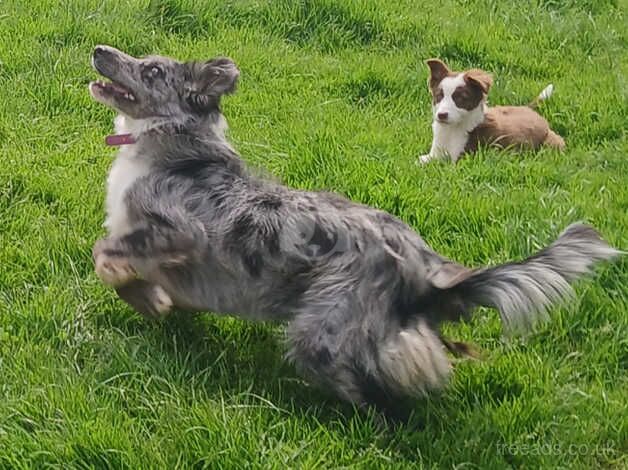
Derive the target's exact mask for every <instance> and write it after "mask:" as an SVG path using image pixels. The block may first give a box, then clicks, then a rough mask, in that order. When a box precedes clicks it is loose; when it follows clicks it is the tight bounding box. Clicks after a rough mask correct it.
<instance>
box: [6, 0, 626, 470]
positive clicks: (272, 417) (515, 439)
mask: <svg viewBox="0 0 628 470" xmlns="http://www.w3.org/2000/svg"><path fill="white" fill-rule="evenodd" d="M626 7H627V5H626V1H625V0H617V1H613V0H596V1H593V0H583V1H578V0H564V1H554V0H524V1H521V2H515V1H508V2H501V1H500V2H497V1H493V0H456V1H454V0H444V1H443V2H433V1H422V2H419V1H415V0H401V1H397V2H387V1H384V0H378V1H372V2H358V1H343V2H340V1H337V2H332V1H331V0H303V1H288V0H278V1H270V0H241V1H230V2H218V1H207V2H201V1H193V0H161V1H155V0H151V1H124V2H114V1H110V0H106V1H104V2H103V1H101V0H98V1H95V0H89V1H81V2H79V1H72V2H66V3H65V4H63V6H61V4H60V3H59V2H53V1H49V0H32V1H28V2H27V1H25V0H23V1H17V0H8V1H7V0H4V1H1V2H0V38H2V40H1V41H0V103H2V104H1V105H0V388H1V392H0V396H1V397H2V399H1V400H0V466H1V467H3V468H42V467H63V468H68V467H71V468H173V467H182V468H183V467H197V468H200V467H208V468H244V467H252V468H265V469H266V468H286V467H288V468H314V467H319V468H332V467H349V466H355V467H358V468H369V469H370V468H386V467H413V468H415V467H417V466H418V467H424V468H463V467H464V468H508V467H512V468H569V469H571V468H600V467H602V468H626V466H628V457H627V455H628V404H627V401H626V390H627V389H628V375H627V368H628V340H627V338H628V288H627V287H626V286H627V282H626V279H627V278H626V275H627V274H628V262H627V261H626V259H623V260H621V261H619V262H618V263H615V264H613V265H609V266H605V267H603V268H601V269H600V270H599V273H598V276H597V277H596V278H595V279H594V280H593V281H587V282H583V283H581V284H580V285H579V286H578V288H577V299H576V301H575V302H574V303H572V304H570V305H568V306H565V307H562V308H556V309H554V310H553V311H552V313H553V315H552V316H553V319H552V321H551V322H550V323H548V324H546V325H543V326H541V327H540V328H539V329H538V331H537V332H535V333H534V334H533V335H530V336H529V337H528V338H526V339H525V340H521V339H512V340H505V339H503V337H502V334H501V331H500V326H499V322H498V319H497V315H496V313H495V312H493V311H488V310H482V311H480V312H478V314H477V315H476V317H475V318H474V320H473V321H472V322H471V323H470V324H465V325H460V326H455V327H453V326H452V327H451V328H450V331H449V332H450V333H451V334H452V335H453V336H455V337H459V338H462V339H467V340H473V341H475V342H476V343H477V344H479V346H480V347H481V348H482V349H483V350H484V352H485V360H484V361H483V362H463V363H460V364H459V365H458V366H457V367H456V374H455V377H454V379H453V381H452V383H451V386H450V387H449V388H448V389H447V390H446V391H444V393H442V394H441V395H435V396H432V397H430V398H427V399H424V400H419V401H417V404H416V410H415V411H414V414H413V416H412V418H411V419H410V421H409V422H408V423H407V424H404V425H398V426H396V427H394V428H390V429H387V428H382V427H381V426H379V425H378V420H377V417H376V416H375V414H374V413H367V414H360V413H356V412H354V411H353V410H352V409H350V408H349V407H346V406H344V405H342V404H339V403H337V402H336V401H335V400H334V399H333V398H330V397H329V396H327V395H326V394H325V393H324V392H322V391H320V390H316V389H314V388H312V387H309V386H308V385H307V384H306V383H304V382H303V381H302V380H300V379H299V377H298V376H297V375H296V373H295V371H294V370H293V369H292V368H291V367H290V366H288V365H285V364H284V363H283V362H282V359H281V358H282V353H283V350H284V348H283V345H282V342H281V326H278V325H271V324H251V323H246V322H242V321H240V320H237V319H233V318H218V317H215V316H212V315H203V316H201V317H199V318H196V319H189V318H179V319H177V320H171V321H167V322H164V323H149V322H146V321H144V320H142V319H141V318H140V317H139V316H138V315H136V314H135V313H133V312H132V311H131V310H130V309H129V308H128V307H126V306H125V305H124V304H123V303H122V302H120V301H119V300H117V299H116V298H115V296H114V295H113V293H112V292H111V291H110V290H108V289H106V288H105V287H103V286H102V285H101V284H100V283H99V282H98V281H97V279H96V277H95V275H94V274H93V268H92V263H91V259H90V250H91V246H92V244H93V242H94V241H95V240H96V239H97V238H99V237H100V236H101V235H102V233H103V232H102V229H101V223H102V220H103V197H104V180H105V175H106V172H107V168H108V166H109V164H110V162H111V155H112V153H113V151H112V150H111V149H109V148H105V147H104V145H103V136H104V135H106V134H107V133H109V132H110V128H111V119H112V117H113V116H112V113H111V112H110V111H109V110H107V109H105V108H104V107H102V106H99V105H97V104H95V103H94V102H92V101H91V100H90V98H89V97H88V93H87V89H86V85H87V83H88V82H89V80H90V79H93V78H94V77H95V75H94V73H93V72H92V71H91V69H90V66H89V55H90V51H91V49H92V47H93V46H94V45H95V44H99V43H109V44H113V45H115V46H118V47H120V48H122V49H125V50H128V51H130V52H131V53H134V54H139V55H143V54H148V53H161V54H167V55H172V56H175V57H178V58H181V59H190V58H209V57H211V56H214V55H218V54H224V55H229V56H231V57H233V58H234V59H235V60H236V61H237V62H238V63H239V65H240V66H241V69H242V80H241V86H240V89H239V91H238V93H237V94H236V95H234V96H233V97H229V98H228V99H227V100H226V101H225V103H224V110H225V113H226V115H227V118H228V120H229V122H230V126H231V131H230V135H231V137H232V139H233V141H234V143H235V145H236V146H237V148H238V149H239V150H240V151H241V152H242V154H243V155H244V156H245V158H246V159H247V160H248V161H249V162H250V163H251V164H252V165H255V166H257V167H262V168H264V169H266V170H267V171H268V172H269V173H272V174H274V175H277V176H278V177H280V178H282V179H283V180H284V181H285V182H286V183H287V184H289V185H292V186H294V187H299V188H320V189H329V190H333V191H337V192H340V193H343V194H345V195H347V196H348V197H350V198H352V199H354V200H357V201H361V202H364V203H367V204H370V205H373V206H376V207H379V208H382V209H385V210H387V211H389V212H391V213H393V214H395V215H397V216H399V217H401V218H402V219H404V220H405V221H406V222H407V223H409V224H411V225H412V226H413V227H415V228H416V229H417V230H418V231H419V232H420V233H421V234H422V235H423V236H424V238H425V239H426V240H427V241H428V242H429V243H430V244H431V245H432V246H433V247H434V248H435V249H437V250H438V251H440V252H441V253H443V254H445V255H447V256H449V257H451V258H454V259H456V260H458V261H460V262H462V263H465V264H468V265H470V266H477V265H484V264H490V263H498V262H503V261H506V260H509V259H511V258H521V257H523V256H525V255H527V254H530V253H531V252H532V251H534V250H536V249H539V248H540V247H541V246H543V245H545V244H547V243H548V242H549V241H551V240H552V239H553V238H554V237H555V236H556V235H557V234H558V232H559V231H560V230H562V228H564V227H565V226H566V225H567V224H569V223H571V222H573V221H576V220H587V221H590V222H591V223H593V224H594V225H595V226H597V227H598V228H599V229H600V230H601V231H602V233H603V234H604V236H605V237H606V238H607V239H608V240H609V241H610V242H611V243H612V244H614V245H616V246H618V247H620V248H623V249H627V248H628V243H627V238H626V234H627V233H628V216H627V213H628V176H627V175H628V159H627V158H626V157H627V150H628V145H627V139H626V122H627V118H628V100H627V96H628V84H627V83H628V82H627V81H626V76H627V74H628V60H627V52H626V41H627V38H626V30H625V21H626V12H627V8H626ZM433 56H438V57H441V58H443V59H445V60H446V61H448V62H449V63H450V64H451V65H452V67H454V68H465V67H471V66H473V67H481V68H485V69H487V70H490V71H493V72H494V73H495V75H496V84H495V87H494V89H493V90H492V91H491V101H492V102H493V103H525V102H527V101H528V100H530V99H531V98H532V97H534V96H536V94H537V93H538V92H539V91H540V90H541V89H542V88H543V87H544V86H545V85H547V83H549V82H553V83H554V84H555V86H556V93H555V95H554V96H553V97H552V99H551V100H550V101H549V102H547V103H545V104H544V105H543V107H542V113H543V114H544V115H545V116H546V117H547V118H548V119H549V120H550V122H551V123H552V126H553V127H554V128H555V129H556V130H557V131H558V132H559V133H561V134H562V135H563V136H564V137H565V139H566V141H567V145H568V151H567V152H566V153H565V154H563V155H560V154H557V153H554V152H551V151H541V152H539V153H536V154H524V155H513V154H507V153H498V152H495V151H492V150H488V151H482V152H480V154H478V155H477V156H476V157H474V158H468V159H465V160H464V161H462V162H461V163H460V164H458V165H457V166H453V165H446V164H433V165H429V166H427V167H425V168H419V167H416V166H415V164H414V161H415V159H416V156H417V155H419V154H422V153H425V152H426V150H427V149H428V148H429V144H430V138H431V131H430V127H429V121H430V116H429V97H428V93H427V88H426V75H427V73H426V68H425V66H424V65H423V61H424V59H426V58H429V57H433Z"/></svg>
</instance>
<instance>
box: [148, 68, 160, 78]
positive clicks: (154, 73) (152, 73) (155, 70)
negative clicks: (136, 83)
mask: <svg viewBox="0 0 628 470" xmlns="http://www.w3.org/2000/svg"><path fill="white" fill-rule="evenodd" d="M162 74H163V72H162V70H161V69H160V68H159V67H156V66H153V67H151V69H150V76H151V77H153V78H157V77H160V76H161V75H162Z"/></svg>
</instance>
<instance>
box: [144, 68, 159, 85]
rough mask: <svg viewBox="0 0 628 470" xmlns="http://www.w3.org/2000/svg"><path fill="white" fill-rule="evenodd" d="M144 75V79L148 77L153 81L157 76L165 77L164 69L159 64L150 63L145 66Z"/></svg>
mask: <svg viewBox="0 0 628 470" xmlns="http://www.w3.org/2000/svg"><path fill="white" fill-rule="evenodd" d="M142 75H143V77H144V79H148V80H150V81H151V82H152V81H153V80H155V79H157V78H163V76H164V71H163V69H162V68H161V67H159V66H158V65H148V66H146V67H144V70H143V71H142Z"/></svg>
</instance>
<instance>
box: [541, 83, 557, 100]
mask: <svg viewBox="0 0 628 470" xmlns="http://www.w3.org/2000/svg"><path fill="white" fill-rule="evenodd" d="M553 94H554V85H553V84H552V83H550V84H549V85H547V86H546V87H545V88H543V91H542V92H541V93H540V94H539V97H538V99H539V101H545V100H548V99H550V98H551V97H552V95H553Z"/></svg>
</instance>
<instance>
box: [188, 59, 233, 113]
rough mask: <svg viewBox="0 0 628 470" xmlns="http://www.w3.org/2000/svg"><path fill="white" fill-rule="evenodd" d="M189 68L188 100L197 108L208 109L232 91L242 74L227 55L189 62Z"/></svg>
mask: <svg viewBox="0 0 628 470" xmlns="http://www.w3.org/2000/svg"><path fill="white" fill-rule="evenodd" d="M188 70H189V80H188V83H187V86H186V94H187V100H188V102H189V103H190V104H191V105H193V106H194V107H195V108H197V109H206V108H208V107H210V106H212V104H215V103H216V102H217V100H218V99H219V98H220V97H221V96H222V95H224V94H227V93H232V92H233V91H234V90H235V87H236V83H237V82H238V77H239V76H240V70H238V67H237V66H236V64H235V63H234V62H233V61H232V60H231V59H228V58H226V57H218V58H216V59H212V60H209V61H207V62H195V63H192V64H188Z"/></svg>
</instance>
